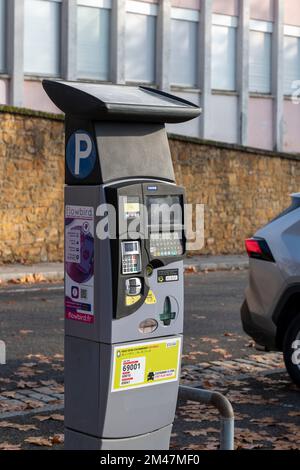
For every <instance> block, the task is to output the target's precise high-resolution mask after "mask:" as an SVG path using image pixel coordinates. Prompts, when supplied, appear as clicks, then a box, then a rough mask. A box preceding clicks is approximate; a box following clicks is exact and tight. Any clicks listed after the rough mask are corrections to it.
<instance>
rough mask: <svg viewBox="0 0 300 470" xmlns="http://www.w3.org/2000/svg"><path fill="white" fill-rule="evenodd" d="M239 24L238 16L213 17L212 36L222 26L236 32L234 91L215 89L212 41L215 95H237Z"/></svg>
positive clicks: (212, 88) (215, 15)
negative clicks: (215, 28) (214, 29)
mask: <svg viewBox="0 0 300 470" xmlns="http://www.w3.org/2000/svg"><path fill="white" fill-rule="evenodd" d="M238 23H239V17H238V16H230V15H222V14H217V13H214V14H213V15H212V36H213V27H214V26H217V27H218V26H220V27H227V28H228V29H229V28H232V30H234V32H235V45H234V46H235V47H234V60H233V66H234V70H233V77H234V87H233V88H232V89H229V88H215V87H214V86H213V39H212V41H211V90H212V93H213V94H220V93H225V94H237V92H238V89H237V65H236V64H237V32H238Z"/></svg>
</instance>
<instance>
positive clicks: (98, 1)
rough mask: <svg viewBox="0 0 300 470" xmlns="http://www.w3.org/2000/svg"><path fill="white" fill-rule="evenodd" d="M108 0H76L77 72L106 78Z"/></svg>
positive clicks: (81, 76)
mask: <svg viewBox="0 0 300 470" xmlns="http://www.w3.org/2000/svg"><path fill="white" fill-rule="evenodd" d="M110 23H111V1H110V0H105V1H103V0H92V1H91V0H78V8H77V75H78V77H79V78H87V79H88V78H90V79H94V80H108V79H109V75H110V73H109V69H110V60H109V57H110Z"/></svg>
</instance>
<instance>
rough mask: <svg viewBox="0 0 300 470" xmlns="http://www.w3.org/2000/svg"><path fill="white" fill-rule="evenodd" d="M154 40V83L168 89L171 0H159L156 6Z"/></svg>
mask: <svg viewBox="0 0 300 470" xmlns="http://www.w3.org/2000/svg"><path fill="white" fill-rule="evenodd" d="M156 36H157V41H156V83H157V85H158V86H159V88H160V89H162V90H165V91H168V90H169V89H170V55H171V45H170V39H171V0H161V2H159V6H158V18H157V34H156Z"/></svg>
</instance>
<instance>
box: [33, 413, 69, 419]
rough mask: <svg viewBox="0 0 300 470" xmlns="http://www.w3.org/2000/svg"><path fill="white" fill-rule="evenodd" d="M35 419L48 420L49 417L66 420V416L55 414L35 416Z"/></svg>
mask: <svg viewBox="0 0 300 470" xmlns="http://www.w3.org/2000/svg"><path fill="white" fill-rule="evenodd" d="M35 419H38V420H39V421H48V420H49V419H51V420H53V421H64V416H63V415H59V414H53V415H48V416H35Z"/></svg>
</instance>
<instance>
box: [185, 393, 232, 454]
mask: <svg viewBox="0 0 300 470" xmlns="http://www.w3.org/2000/svg"><path fill="white" fill-rule="evenodd" d="M179 397H180V398H182V399H184V400H190V401H195V402H199V403H207V404H208V405H212V406H214V407H215V408H217V410H218V411H219V413H220V416H221V431H220V450H234V413H233V408H232V405H231V403H230V401H229V400H228V399H227V398H226V397H225V396H224V395H222V394H221V393H219V392H210V391H209V390H203V389H201V388H195V387H187V386H185V385H180V386H179Z"/></svg>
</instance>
